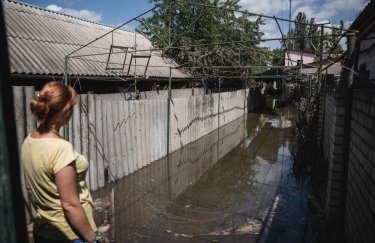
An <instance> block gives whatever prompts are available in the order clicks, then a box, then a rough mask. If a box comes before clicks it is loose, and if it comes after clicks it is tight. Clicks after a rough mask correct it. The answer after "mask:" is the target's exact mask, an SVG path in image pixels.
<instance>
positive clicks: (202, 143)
mask: <svg viewBox="0 0 375 243" xmlns="http://www.w3.org/2000/svg"><path fill="white" fill-rule="evenodd" d="M294 119H295V118H294V112H293V108H290V107H289V108H288V107H287V108H282V109H280V110H277V111H274V112H273V114H248V115H247V116H245V117H242V118H239V119H237V120H235V121H233V122H231V123H230V124H228V125H226V126H223V127H221V128H220V129H219V130H217V131H214V132H212V133H210V134H208V135H207V136H205V137H203V138H202V139H200V140H199V141H196V142H194V143H191V144H189V145H187V146H185V147H184V148H182V149H180V150H178V151H175V152H174V153H172V154H171V155H170V156H169V157H168V158H163V159H161V160H159V161H156V162H154V163H152V164H150V165H148V166H147V167H145V168H143V169H141V170H139V171H137V172H135V173H133V174H131V175H129V176H127V177H125V178H124V179H122V180H119V181H117V182H116V183H114V184H112V185H111V186H109V187H108V188H106V190H105V192H103V191H102V192H100V194H103V195H104V194H106V195H109V196H108V197H109V198H110V211H111V212H110V217H109V224H110V225H111V228H110V230H109V234H108V237H109V238H110V239H111V240H112V241H113V242H293V243H298V242H306V241H307V242H308V240H306V232H307V231H308V227H309V223H308V210H307V205H308V199H307V198H308V187H307V182H306V180H304V178H301V177H298V176H296V175H294V173H293V157H292V155H291V150H292V143H293V131H294V122H295V120H294Z"/></svg>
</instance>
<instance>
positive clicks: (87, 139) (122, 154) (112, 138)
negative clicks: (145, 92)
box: [14, 87, 248, 197]
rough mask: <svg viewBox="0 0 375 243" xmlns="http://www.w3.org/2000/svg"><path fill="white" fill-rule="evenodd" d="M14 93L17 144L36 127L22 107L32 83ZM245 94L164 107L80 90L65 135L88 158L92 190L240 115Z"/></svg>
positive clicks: (165, 101)
mask: <svg viewBox="0 0 375 243" xmlns="http://www.w3.org/2000/svg"><path fill="white" fill-rule="evenodd" d="M155 92H156V91H155ZM14 96H15V98H14V99H15V102H14V104H15V113H16V123H17V124H16V125H17V137H18V141H19V147H20V146H21V144H22V141H23V139H24V138H25V137H26V136H27V134H29V133H30V132H31V131H32V130H33V129H35V127H36V122H35V120H34V118H33V116H32V115H31V112H30V110H29V105H28V104H29V102H30V100H31V99H32V98H33V97H34V96H35V91H34V87H14ZM247 96H248V90H238V91H233V92H223V93H214V94H207V95H195V96H188V97H182V98H171V99H170V102H169V105H170V107H168V101H169V99H167V98H164V99H163V98H162V99H143V100H126V99H125V97H124V96H123V95H122V94H91V93H89V94H80V95H79V97H78V105H77V106H75V108H74V112H73V116H72V119H71V120H70V122H69V125H68V126H66V128H65V134H66V137H67V139H68V140H69V141H70V142H71V143H72V144H73V147H74V149H75V150H77V151H78V152H79V153H81V154H83V155H84V156H85V157H86V158H87V159H88V161H89V163H90V169H89V172H88V175H87V178H86V182H87V185H88V187H89V188H90V189H91V190H97V189H99V188H101V187H103V186H104V185H105V184H106V183H109V182H114V181H116V180H117V179H120V178H122V177H124V176H126V175H129V174H131V173H133V172H134V171H137V170H139V169H141V168H143V167H145V166H147V165H149V164H150V163H152V162H154V161H156V160H158V159H161V158H163V157H165V156H166V155H167V154H168V153H171V152H173V151H176V150H178V149H180V148H182V147H183V146H185V145H187V144H189V143H191V142H194V141H196V140H198V139H199V138H201V137H202V136H204V135H206V134H209V133H210V132H212V131H214V130H215V129H217V128H218V127H220V126H223V125H225V124H228V123H229V122H231V121H233V120H235V119H237V118H238V117H240V116H242V115H244V113H246V110H247ZM172 97H173V96H172ZM168 111H169V114H168ZM24 195H25V197H26V190H24Z"/></svg>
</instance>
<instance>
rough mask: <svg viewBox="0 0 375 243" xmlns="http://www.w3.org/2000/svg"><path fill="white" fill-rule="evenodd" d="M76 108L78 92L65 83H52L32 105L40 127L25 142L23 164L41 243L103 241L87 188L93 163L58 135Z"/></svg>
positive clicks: (31, 107) (35, 224) (35, 227)
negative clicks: (90, 165) (87, 173)
mask: <svg viewBox="0 0 375 243" xmlns="http://www.w3.org/2000/svg"><path fill="white" fill-rule="evenodd" d="M76 103H77V93H76V92H75V91H74V89H73V88H72V87H70V86H66V85H64V84H62V83H61V82H50V83H47V84H46V85H45V86H44V87H43V89H42V90H41V91H40V94H39V95H38V97H36V98H35V99H33V100H32V101H31V102H30V109H31V112H32V113H33V115H34V116H35V117H36V119H37V121H38V123H39V124H40V125H39V126H38V128H37V129H36V130H35V131H33V132H32V133H30V134H29V135H28V136H27V138H26V139H25V141H24V142H23V145H22V153H21V159H22V163H23V168H24V171H25V175H26V181H27V183H28V187H29V188H30V189H31V197H32V202H33V205H34V206H35V208H36V213H37V217H36V219H35V221H34V231H33V232H34V240H35V242H36V243H45V242H48V243H60V242H61V243H63V242H98V241H97V240H98V239H97V238H98V237H97V235H96V233H95V231H96V230H97V228H96V225H95V222H94V218H93V203H92V198H91V195H90V192H89V190H88V188H87V186H86V184H85V176H86V172H87V169H88V166H89V164H88V162H87V160H86V159H85V158H84V157H83V156H82V155H80V154H79V153H77V152H76V151H74V150H73V146H72V145H71V144H70V143H69V142H67V141H65V140H64V138H63V137H62V136H61V135H60V134H59V132H58V131H59V129H60V128H61V127H62V126H63V125H65V124H67V123H68V121H69V120H70V118H71V116H72V114H73V107H74V105H75V104H76Z"/></svg>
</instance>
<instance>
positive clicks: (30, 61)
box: [3, 0, 191, 78]
mask: <svg viewBox="0 0 375 243" xmlns="http://www.w3.org/2000/svg"><path fill="white" fill-rule="evenodd" d="M3 9H4V15H5V21H6V28H7V38H8V45H9V59H10V66H11V73H17V74H42V75H43V74H45V75H62V74H64V67H65V66H64V58H65V56H66V55H67V54H69V53H71V52H73V51H75V50H77V49H78V48H80V47H82V46H84V45H86V44H87V43H89V42H90V41H93V40H95V39H96V38H98V37H100V36H102V35H104V34H105V33H108V32H109V31H111V30H113V28H112V27H109V26H105V25H101V24H97V23H93V22H89V21H86V20H82V19H78V18H75V17H72V16H68V15H64V14H59V13H56V12H53V11H49V10H46V9H42V8H38V7H34V6H31V5H27V4H24V3H19V2H14V1H7V0H3ZM135 44H136V49H137V50H149V49H151V48H153V46H152V44H151V42H150V40H149V39H147V38H146V37H145V36H143V35H141V34H136V33H135V32H130V31H125V30H116V31H114V32H113V34H108V35H106V36H105V37H103V38H101V39H99V40H97V41H95V42H94V43H92V44H90V45H89V46H87V47H85V48H83V49H81V50H79V51H78V52H76V53H74V54H73V55H72V57H71V58H69V62H68V74H69V75H82V76H109V74H108V73H106V72H105V67H106V63H107V60H108V56H109V51H110V47H111V45H115V46H123V47H129V51H131V52H134V49H133V48H134V47H135ZM130 48H132V49H130ZM150 53H151V58H150V62H149V65H148V69H147V73H146V76H147V77H169V67H170V66H172V67H175V66H177V64H176V63H175V62H174V61H173V60H169V59H165V58H163V57H162V56H161V53H159V52H156V51H152V52H150V51H143V52H140V51H138V52H137V53H136V54H137V55H150ZM78 56H80V57H78ZM124 57H125V54H123V53H122V54H121V53H120V54H115V55H111V58H110V66H111V67H119V66H121V65H122V63H123V62H124ZM130 60H131V53H128V54H127V57H126V60H125V67H124V70H123V72H119V73H117V75H120V76H125V75H126V73H127V71H128V68H129V63H130ZM146 62H147V59H144V58H143V59H139V58H137V59H136V61H135V60H134V59H133V61H132V65H131V66H130V71H129V76H134V75H135V74H136V75H137V76H143V74H144V71H145V66H146ZM135 64H136V66H135ZM172 77H174V78H190V77H191V75H190V74H189V73H188V72H187V71H184V70H176V69H172Z"/></svg>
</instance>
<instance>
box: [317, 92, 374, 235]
mask: <svg viewBox="0 0 375 243" xmlns="http://www.w3.org/2000/svg"><path fill="white" fill-rule="evenodd" d="M351 103H352V106H351V111H350V112H351V119H350V131H349V133H350V134H349V135H350V136H349V150H348V151H344V149H343V148H344V143H345V139H344V138H345V134H344V114H345V93H344V91H342V90H340V89H334V88H329V89H327V93H326V98H325V106H324V107H325V109H324V129H323V130H324V132H323V138H322V143H323V144H322V149H323V155H324V158H325V159H326V161H327V162H328V163H329V168H328V183H327V194H326V195H327V196H326V215H327V219H328V220H329V221H331V222H336V223H335V224H338V223H339V222H338V221H337V220H338V219H339V216H340V213H341V212H340V206H345V222H344V227H345V241H346V242H372V241H373V239H375V232H374V231H373V229H374V227H375V89H374V88H367V89H359V88H355V89H354V90H353V95H352V102H351ZM344 153H348V159H347V160H346V159H345V158H346V156H345V154H344ZM346 164H347V170H346V169H345V167H346ZM345 178H346V179H345ZM344 195H345V198H343V197H344ZM344 202H345V205H344Z"/></svg>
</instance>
